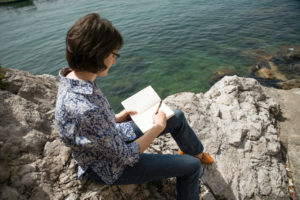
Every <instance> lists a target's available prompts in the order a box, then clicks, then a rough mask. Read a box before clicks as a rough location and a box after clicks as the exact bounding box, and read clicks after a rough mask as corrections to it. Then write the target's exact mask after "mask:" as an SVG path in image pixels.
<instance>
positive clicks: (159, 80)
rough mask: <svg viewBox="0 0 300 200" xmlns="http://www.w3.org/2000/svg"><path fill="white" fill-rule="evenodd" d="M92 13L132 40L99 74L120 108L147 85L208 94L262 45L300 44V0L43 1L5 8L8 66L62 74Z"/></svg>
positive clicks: (2, 52)
mask: <svg viewBox="0 0 300 200" xmlns="http://www.w3.org/2000/svg"><path fill="white" fill-rule="evenodd" d="M88 12H97V13H99V14H100V15H101V16H103V17H106V18H108V19H109V20H110V21H111V22H112V23H113V24H114V25H115V26H116V27H117V28H118V29H119V30H120V32H121V34H122V35H123V37H124V40H125V45H124V46H123V48H122V49H121V51H120V54H121V58H120V59H119V61H118V63H117V64H116V65H115V66H113V67H112V68H111V71H110V73H109V75H108V76H107V77H105V78H101V79H97V83H98V85H99V87H100V88H101V89H102V90H103V92H104V93H105V94H106V96H107V98H108V99H109V101H110V103H111V104H112V106H113V108H114V109H115V110H120V109H121V105H120V101H122V100H123V99H125V98H126V97H128V96H130V95H131V94H133V93H135V92H137V91H138V90H140V89H142V88H144V87H146V86H147V85H152V86H153V87H154V88H155V90H157V92H158V93H159V95H160V96H161V97H162V98H164V97H166V96H168V95H170V94H174V93H176V92H182V91H192V92H204V91H206V90H207V89H209V87H210V86H211V84H212V77H213V74H214V73H215V71H216V70H218V69H219V68H229V69H231V70H232V71H234V72H235V73H236V74H238V75H240V76H247V75H248V67H249V66H251V65H253V64H255V62H256V61H255V60H253V59H252V58H251V56H250V55H251V53H252V52H253V51H255V50H263V51H265V52H269V53H272V52H275V51H276V50H277V49H278V47H280V46H294V45H298V46H299V45H300V1H299V0H210V1H203V0H187V1H177V0H172V1H171V0H166V1H162V0H160V1H158V0H151V1H150V0H149V1H148V0H139V1H132V0H131V1H129V0H127V1H126V0H114V1H107V0H103V1H97V0H90V1H83V0H78V1H73V0H51V1H50V0H49V1H46V0H40V1H38V0H36V1H29V3H25V4H24V3H22V4H14V5H12V6H1V7H0V33H1V37H0V64H1V65H2V66H4V67H12V68H17V69H21V70H25V71H28V72H30V73H33V74H43V73H48V74H52V75H57V73H58V70H59V69H60V68H62V67H65V66H67V63H66V60H65V54H64V51H65V43H64V42H65V41H64V40H65V34H66V32H67V30H68V29H69V28H70V27H71V26H72V24H73V23H74V22H75V21H76V20H77V19H78V18H79V17H82V16H83V15H85V14H86V13H88Z"/></svg>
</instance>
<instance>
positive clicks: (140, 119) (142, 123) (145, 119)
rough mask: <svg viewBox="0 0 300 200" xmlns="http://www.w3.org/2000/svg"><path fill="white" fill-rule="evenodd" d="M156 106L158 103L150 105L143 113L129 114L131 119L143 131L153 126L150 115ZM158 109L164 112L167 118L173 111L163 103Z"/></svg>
mask: <svg viewBox="0 0 300 200" xmlns="http://www.w3.org/2000/svg"><path fill="white" fill-rule="evenodd" d="M158 106H159V103H156V104H155V105H154V106H152V107H150V108H149V109H148V110H146V111H144V112H143V113H140V114H135V115H131V118H132V120H133V121H134V122H135V124H136V125H137V126H138V127H139V129H140V130H141V131H142V132H143V133H145V132H146V131H148V130H149V129H150V128H152V127H153V119H152V116H153V114H154V113H155V112H156V110H157V108H158ZM160 110H162V111H163V112H165V113H166V117H167V119H169V118H171V117H172V116H173V115H174V112H173V111H172V110H171V109H170V108H169V107H168V106H167V105H166V104H165V103H162V104H161V107H160Z"/></svg>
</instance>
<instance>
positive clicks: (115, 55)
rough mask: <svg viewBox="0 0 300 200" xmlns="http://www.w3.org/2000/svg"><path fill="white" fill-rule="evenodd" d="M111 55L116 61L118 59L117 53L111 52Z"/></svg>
mask: <svg viewBox="0 0 300 200" xmlns="http://www.w3.org/2000/svg"><path fill="white" fill-rule="evenodd" d="M112 54H113V55H114V58H115V59H116V60H117V59H118V58H120V56H121V55H120V54H118V53H115V52H112Z"/></svg>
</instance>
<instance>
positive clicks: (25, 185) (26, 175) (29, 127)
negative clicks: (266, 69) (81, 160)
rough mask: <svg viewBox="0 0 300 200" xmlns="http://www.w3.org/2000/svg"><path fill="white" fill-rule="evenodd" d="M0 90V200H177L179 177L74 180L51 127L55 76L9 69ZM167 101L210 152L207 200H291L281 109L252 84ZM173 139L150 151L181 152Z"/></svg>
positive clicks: (204, 182)
mask: <svg viewBox="0 0 300 200" xmlns="http://www.w3.org/2000/svg"><path fill="white" fill-rule="evenodd" d="M5 77H6V82H7V88H6V90H0V99H1V104H0V114H1V121H0V199H12V200H14V199H21V200H22V199H55V200H56V199H67V200H75V199H112V200H114V199H118V200H119V199H174V197H175V194H174V191H175V180H174V178H173V179H168V180H163V181H158V182H152V183H145V184H139V185H127V186H106V185H97V184H95V183H93V182H91V181H90V180H87V179H84V180H83V181H78V180H76V165H75V163H74V160H73V159H72V157H71V154H70V153H71V152H70V149H68V148H67V147H65V146H64V145H63V143H62V142H61V141H60V139H59V137H58V134H57V130H56V128H55V125H54V106H55V96H56V90H57V83H58V81H57V79H56V78H55V77H53V76H50V75H40V76H32V75H30V74H29V73H26V72H22V71H18V70H12V69H5ZM165 102H166V103H167V104H169V105H170V106H171V107H172V108H179V109H182V110H183V111H184V112H185V114H186V117H187V119H188V121H189V122H190V124H191V126H192V127H193V128H194V130H195V131H196V133H197V135H198V137H199V138H200V139H201V141H202V142H203V144H204V146H205V149H206V151H207V152H209V153H210V154H211V155H212V156H213V157H214V158H215V161H216V162H215V164H213V165H212V166H203V169H202V172H203V173H202V176H201V193H202V199H206V200H208V199H288V198H289V195H288V190H287V177H286V170H285V161H286V160H285V159H286V158H285V153H284V151H283V149H282V148H281V146H280V141H279V137H278V131H277V123H276V117H277V116H278V115H279V105H278V104H277V103H275V101H273V99H272V98H269V97H268V96H267V95H266V93H265V92H264V91H263V90H262V87H261V86H260V85H259V83H258V82H257V81H255V80H254V79H247V78H239V77H237V76H231V77H225V78H223V79H222V80H221V81H219V82H218V83H216V84H215V85H214V86H213V87H212V88H211V89H210V90H209V91H208V92H207V93H205V94H202V93H200V94H194V93H180V94H175V95H172V96H169V97H168V98H167V99H165ZM177 150H178V147H177V145H176V143H175V142H174V141H173V140H172V139H171V136H170V134H167V135H166V136H164V137H160V138H157V139H156V140H155V141H154V142H153V144H152V145H151V147H150V148H149V149H148V152H154V153H171V154H176V153H177Z"/></svg>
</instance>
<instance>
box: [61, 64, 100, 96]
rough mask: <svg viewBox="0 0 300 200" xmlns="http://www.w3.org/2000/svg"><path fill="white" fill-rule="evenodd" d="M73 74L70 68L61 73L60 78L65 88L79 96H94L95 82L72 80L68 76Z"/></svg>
mask: <svg viewBox="0 0 300 200" xmlns="http://www.w3.org/2000/svg"><path fill="white" fill-rule="evenodd" d="M70 72H71V69H70V68H64V69H62V70H60V71H59V74H58V78H59V80H60V82H61V84H63V85H64V86H65V87H67V88H68V89H70V90H71V91H72V92H75V93H79V94H93V91H94V84H95V83H94V82H91V81H85V80H80V79H70V78H67V77H66V75H67V74H68V73H70Z"/></svg>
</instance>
